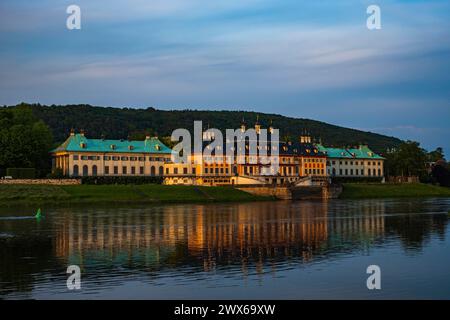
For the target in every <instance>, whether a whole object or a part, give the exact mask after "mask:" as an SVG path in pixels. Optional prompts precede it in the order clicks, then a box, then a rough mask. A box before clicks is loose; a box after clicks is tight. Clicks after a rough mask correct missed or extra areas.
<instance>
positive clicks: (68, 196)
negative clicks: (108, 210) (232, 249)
mask: <svg viewBox="0 0 450 320" xmlns="http://www.w3.org/2000/svg"><path fill="white" fill-rule="evenodd" d="M263 200H275V199H274V198H272V197H262V196H255V195H251V194H249V193H246V192H244V191H240V190H237V189H234V188H229V187H201V186H166V185H160V184H142V185H134V184H128V185H84V184H81V185H66V186H56V185H15V184H10V185H0V207H11V206H20V205H24V206H28V205H41V204H46V205H52V206H64V205H78V204H102V205H103V204H104V205H107V204H164V203H165V204H170V203H174V204H175V203H215V202H248V201H263Z"/></svg>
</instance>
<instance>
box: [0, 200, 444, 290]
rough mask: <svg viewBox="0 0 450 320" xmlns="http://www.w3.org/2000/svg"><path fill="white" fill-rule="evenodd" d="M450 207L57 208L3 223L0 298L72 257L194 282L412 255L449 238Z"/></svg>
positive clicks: (94, 273) (107, 269)
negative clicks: (380, 255) (385, 253)
mask: <svg viewBox="0 0 450 320" xmlns="http://www.w3.org/2000/svg"><path fill="white" fill-rule="evenodd" d="M449 207H450V201H448V200H443V201H441V202H439V201H434V200H420V199H417V200H397V201H393V200H363V201H330V202H301V201H300V202H282V201H277V202H260V203H245V204H212V205H175V206H155V207H150V208H141V207H139V208H127V209H118V208H111V209H104V208H103V209H99V208H89V209H67V210H63V209H57V210H55V211H53V212H51V211H48V212H47V213H48V214H47V216H46V219H43V220H42V221H41V222H39V223H38V222H36V221H34V220H31V219H28V220H20V219H18V220H10V219H6V220H0V235H1V234H11V235H14V236H13V237H10V238H0V257H1V259H0V284H1V286H0V296H1V295H2V294H8V293H17V292H29V291H31V290H33V288H35V287H39V288H45V289H46V290H53V289H52V287H51V286H52V283H53V282H52V281H56V280H55V279H59V280H58V282H57V283H61V284H65V281H66V274H65V270H66V268H67V266H68V265H70V264H77V265H79V266H80V267H81V268H82V270H83V272H84V277H85V278H84V279H86V278H88V279H91V280H93V281H96V282H98V283H100V282H102V281H103V280H102V279H104V278H102V277H105V276H106V277H109V278H110V279H114V280H116V279H117V280H116V281H118V282H120V281H122V280H123V279H126V277H132V278H133V279H136V278H138V279H151V278H154V277H165V276H167V277H171V278H172V277H177V279H180V280H182V281H197V280H198V279H199V277H203V276H206V277H208V276H209V275H212V274H217V275H221V276H223V277H228V276H232V277H234V276H238V277H244V278H246V277H247V275H255V274H256V275H262V274H264V273H274V274H275V273H278V274H283V272H284V271H285V270H288V269H292V268H299V267H302V266H305V267H306V266H307V265H308V264H310V263H320V265H321V267H324V268H326V267H328V266H331V265H332V264H333V263H334V262H335V261H336V260H337V259H339V256H344V255H345V256H348V255H353V256H355V257H357V256H358V255H361V254H366V253H369V254H370V252H369V250H370V249H371V248H373V247H374V246H376V247H377V248H381V249H382V248H384V247H386V248H387V247H388V246H389V245H390V247H391V248H392V247H395V248H398V247H401V248H402V249H403V252H406V251H408V253H409V254H410V253H412V254H414V253H415V252H416V251H417V252H420V251H421V250H423V248H424V247H426V245H427V244H430V243H431V244H435V245H436V243H437V242H436V241H444V240H445V241H448V240H446V239H445V237H446V235H447V234H448V231H447V224H448V217H447V213H446V212H447V211H448V209H449ZM436 239H437V240H436ZM85 271H86V272H85ZM209 272H212V273H209ZM202 273H206V274H205V275H203V276H202V275H201V274H202ZM140 276H142V278H139V277H140ZM48 279H53V280H52V281H50V282H48ZM46 284H47V286H46ZM61 290H65V287H64V285H62V287H61Z"/></svg>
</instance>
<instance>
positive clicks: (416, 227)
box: [386, 214, 448, 250]
mask: <svg viewBox="0 0 450 320" xmlns="http://www.w3.org/2000/svg"><path fill="white" fill-rule="evenodd" d="M447 223H448V218H447V217H446V216H445V215H443V214H442V215H434V214H433V215H431V214H408V215H404V216H393V217H389V224H388V228H387V230H386V231H387V232H389V233H391V234H393V235H395V236H397V237H398V238H399V239H400V240H401V242H402V244H403V246H404V248H405V249H406V250H421V249H422V247H423V245H424V243H426V242H428V241H429V240H430V237H431V236H432V235H433V234H436V235H438V236H439V238H441V239H443V237H444V236H445V230H446V228H447Z"/></svg>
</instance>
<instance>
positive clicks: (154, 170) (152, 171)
mask: <svg viewBox="0 0 450 320" xmlns="http://www.w3.org/2000/svg"><path fill="white" fill-rule="evenodd" d="M150 175H151V176H152V177H153V176H155V175H156V169H155V166H152V167H151V169H150Z"/></svg>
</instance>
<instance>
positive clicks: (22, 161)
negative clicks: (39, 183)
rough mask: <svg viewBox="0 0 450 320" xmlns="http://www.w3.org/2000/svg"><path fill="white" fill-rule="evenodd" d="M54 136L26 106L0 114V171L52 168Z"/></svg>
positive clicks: (45, 169)
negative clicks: (51, 151)
mask: <svg viewBox="0 0 450 320" xmlns="http://www.w3.org/2000/svg"><path fill="white" fill-rule="evenodd" d="M52 141H53V138H52V134H51V132H50V129H49V128H48V127H47V125H46V124H45V123H44V122H43V121H42V120H38V119H36V118H35V117H34V116H33V113H32V110H31V109H30V108H29V107H27V106H19V107H18V108H14V109H4V110H0V168H2V169H5V168H8V167H16V168H17V167H25V168H36V169H38V170H39V171H41V172H42V173H44V172H45V171H47V170H49V168H50V155H49V151H50V149H51V147H52V143H53V142H52Z"/></svg>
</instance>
